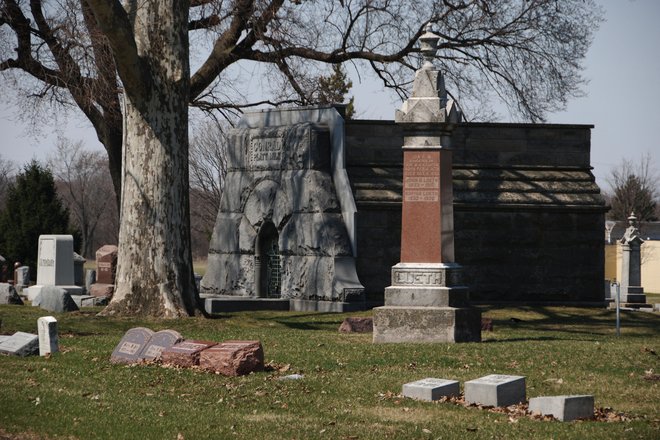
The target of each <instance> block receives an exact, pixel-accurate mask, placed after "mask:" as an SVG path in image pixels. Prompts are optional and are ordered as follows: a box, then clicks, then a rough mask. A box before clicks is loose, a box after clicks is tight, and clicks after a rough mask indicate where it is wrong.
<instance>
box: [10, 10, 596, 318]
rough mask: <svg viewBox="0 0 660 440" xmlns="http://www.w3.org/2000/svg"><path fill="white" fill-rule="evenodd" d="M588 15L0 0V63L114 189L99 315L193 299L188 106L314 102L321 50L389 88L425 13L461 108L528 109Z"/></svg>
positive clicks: (537, 112)
mask: <svg viewBox="0 0 660 440" xmlns="http://www.w3.org/2000/svg"><path fill="white" fill-rule="evenodd" d="M600 20H601V12H600V10H599V9H598V8H597V7H596V5H595V3H594V1H593V0H471V1H470V0H460V1H459V0H442V1H432V0H419V1H414V2H410V1H404V0H343V1H342V0H340V1H337V0H317V1H311V0H310V1H305V0H288V1H287V0H233V1H224V0H192V1H190V2H189V1H186V0H145V1H139V2H138V1H135V0H128V1H126V2H124V4H123V5H122V3H120V1H119V0H80V1H78V0H62V1H59V2H45V1H42V0H30V1H29V2H28V1H21V0H0V38H1V39H0V71H4V72H5V73H7V72H15V73H17V74H16V76H15V78H16V79H17V83H19V84H22V85H23V87H25V88H29V89H30V90H31V92H30V93H31V95H33V96H36V97H38V98H44V99H50V100H51V101H52V102H56V103H58V104H62V105H71V104H75V106H77V107H78V108H80V109H81V110H82V111H83V113H84V114H85V115H86V117H87V118H88V119H89V120H90V122H91V123H92V125H93V126H94V128H95V130H96V132H97V135H98V138H99V140H100V141H101V142H102V143H103V144H104V145H105V148H106V151H107V152H108V157H109V163H110V168H111V172H112V176H113V181H114V185H115V188H116V189H117V194H121V197H120V199H121V201H120V203H121V209H120V212H121V223H120V231H119V262H118V270H117V288H116V291H115V297H114V298H113V301H112V303H111V304H110V306H109V307H108V309H107V313H134V314H144V315H154V316H170V317H174V316H182V315H185V314H191V313H194V312H195V309H196V308H197V307H198V305H197V304H196V299H197V297H196V294H195V291H194V283H193V276H192V275H193V274H192V266H191V263H192V261H191V260H192V257H191V250H190V227H189V225H190V216H189V195H188V191H187V189H188V188H187V187H188V173H189V167H188V153H189V152H188V105H193V106H195V107H198V108H200V109H202V110H206V111H209V112H221V113H224V114H226V115H231V114H235V113H236V112H240V111H242V110H243V109H245V108H248V107H252V106H255V105H259V104H273V105H279V104H287V103H295V104H308V103H314V96H315V93H314V92H315V90H316V84H315V81H316V79H317V78H318V76H319V72H320V71H327V70H328V67H327V66H328V65H330V64H337V63H353V64H354V65H355V67H356V69H357V70H358V72H363V71H365V70H366V69H365V68H364V66H368V68H369V69H370V70H371V71H372V72H373V73H374V74H375V75H377V77H378V78H380V80H381V81H382V83H383V85H384V86H385V87H388V88H391V89H393V90H394V91H396V92H398V93H399V94H400V95H402V96H403V95H405V93H406V92H405V89H406V86H407V84H408V82H409V81H410V80H411V79H412V70H414V69H415V68H416V67H417V65H418V64H419V62H418V58H419V49H418V48H417V47H416V40H417V38H418V37H419V36H420V35H421V34H422V32H423V29H424V26H425V25H426V24H427V23H428V22H433V23H435V25H436V31H437V32H438V33H439V34H440V35H441V36H442V38H443V41H442V42H441V44H440V51H439V53H438V58H439V61H438V62H439V64H440V65H441V68H442V70H443V71H444V72H445V75H446V82H447V84H448V86H449V88H450V90H454V91H455V93H456V95H457V96H455V97H456V98H458V99H459V100H460V102H461V104H462V107H463V109H464V110H465V111H467V113H468V115H471V118H472V119H476V118H478V117H479V115H482V114H488V110H487V107H486V106H487V104H488V101H489V98H491V97H493V96H495V97H498V98H500V99H501V100H502V101H503V102H504V103H506V105H508V106H509V107H510V109H511V110H512V112H513V113H514V114H515V115H518V117H521V118H524V119H528V120H532V121H538V120H542V119H543V117H544V114H545V113H546V112H547V111H549V110H554V109H557V108H561V107H562V106H563V105H564V104H565V103H566V101H567V100H568V99H569V98H570V97H572V96H576V95H578V94H579V93H580V86H581V85H582V83H583V79H582V77H581V76H580V73H581V70H582V66H581V63H582V61H583V59H584V56H585V54H586V51H587V48H588V47H589V44H590V42H591V40H592V37H593V33H594V31H595V30H596V29H597V27H598V23H599V22H600ZM191 59H192V65H193V67H194V68H196V70H195V69H191V65H190V60H191ZM246 70H248V71H249V70H252V71H254V72H258V73H259V74H260V76H259V78H251V77H250V75H246V74H245V72H246ZM26 78H27V79H26ZM30 78H31V79H30ZM259 80H261V82H260V83H258V84H257V82H258V81H259ZM255 88H256V89H257V91H256V92H255ZM470 103H472V104H470ZM120 158H121V161H120Z"/></svg>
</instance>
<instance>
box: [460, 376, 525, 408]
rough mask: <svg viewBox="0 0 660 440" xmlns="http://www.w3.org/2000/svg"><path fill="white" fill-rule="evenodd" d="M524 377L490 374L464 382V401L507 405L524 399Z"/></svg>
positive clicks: (486, 404)
mask: <svg viewBox="0 0 660 440" xmlns="http://www.w3.org/2000/svg"><path fill="white" fill-rule="evenodd" d="M525 395H526V392H525V377H524V376H508V375H504V374H490V375H488V376H484V377H480V378H478V379H474V380H470V381H467V382H465V402H466V403H469V404H477V405H484V406H509V405H515V404H517V403H520V402H523V401H524V400H525Z"/></svg>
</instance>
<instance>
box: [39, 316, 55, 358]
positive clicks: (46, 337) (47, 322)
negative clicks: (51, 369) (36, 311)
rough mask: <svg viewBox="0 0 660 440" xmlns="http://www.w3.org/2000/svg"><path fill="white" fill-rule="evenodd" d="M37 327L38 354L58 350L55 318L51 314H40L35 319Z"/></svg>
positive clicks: (43, 354)
mask: <svg viewBox="0 0 660 440" xmlns="http://www.w3.org/2000/svg"><path fill="white" fill-rule="evenodd" d="M37 328H38V329H39V356H46V355H47V354H50V353H56V352H58V351H60V349H59V345H58V341H57V319H55V318H54V317H52V316H42V317H41V318H39V319H38V320H37Z"/></svg>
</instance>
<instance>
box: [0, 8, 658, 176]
mask: <svg viewBox="0 0 660 440" xmlns="http://www.w3.org/2000/svg"><path fill="white" fill-rule="evenodd" d="M599 3H601V4H602V5H603V6H604V8H605V12H606V15H605V18H606V22H604V23H603V24H602V25H601V28H600V30H599V31H598V33H597V34H596V38H595V40H594V43H593V45H592V47H591V49H590V51H589V54H588V55H587V59H586V63H585V64H586V68H587V69H586V72H585V76H586V77H587V78H588V79H589V80H590V83H589V85H588V86H587V88H586V92H587V96H586V97H584V98H580V99H576V100H573V101H571V102H569V104H568V107H567V108H566V110H565V111H562V112H559V113H556V114H552V115H549V118H548V122H551V123H570V124H593V125H595V128H594V129H593V131H592V139H591V163H592V166H593V167H594V174H595V175H596V178H597V181H598V183H599V184H600V185H601V186H602V187H606V186H607V185H606V182H605V178H606V176H607V175H608V174H609V171H610V169H611V168H612V167H613V166H615V165H616V164H618V163H620V162H621V160H622V159H624V158H627V159H630V160H633V161H637V160H639V158H640V157H641V156H642V155H643V154H645V153H651V154H652V155H653V157H654V158H655V166H656V168H658V169H660V135H658V133H659V131H658V128H659V127H660V0H599ZM362 80H363V82H362V83H359V82H358V81H356V80H354V81H353V90H352V94H354V95H355V97H356V99H355V101H356V105H357V112H358V117H360V118H373V119H393V118H394V111H395V109H396V108H398V107H399V106H400V102H399V101H398V98H395V97H393V96H392V95H390V94H388V93H387V92H384V91H382V90H381V87H380V86H379V84H378V83H377V82H375V81H368V78H365V77H363V78H362ZM2 87H8V86H7V84H6V82H4V83H2ZM3 95H4V96H7V95H6V94H5V93H0V155H2V157H3V158H5V159H10V160H12V161H14V162H15V163H17V164H18V165H23V164H25V163H26V162H27V161H29V160H30V159H31V158H33V157H34V158H37V159H39V160H42V159H45V158H46V157H47V156H48V155H49V154H51V153H52V151H53V149H54V146H55V142H56V137H57V132H58V131H59V132H61V133H63V134H64V135H65V136H66V137H68V138H69V139H72V140H78V139H80V140H83V141H84V142H85V144H86V147H87V148H89V149H101V148H102V147H101V145H100V144H99V143H98V141H97V140H96V136H95V134H94V132H93V130H92V129H91V128H90V126H89V123H87V122H86V121H85V120H84V119H82V118H74V117H70V118H69V120H68V123H67V124H64V123H62V122H58V124H59V125H58V126H57V127H46V128H45V129H44V130H43V131H42V133H41V135H40V136H39V137H35V136H33V135H30V131H31V129H30V128H29V127H27V126H26V125H25V124H22V123H21V122H20V121H19V120H18V119H17V118H16V109H15V108H13V107H11V106H10V105H8V103H7V101H6V99H3V98H2V97H3Z"/></svg>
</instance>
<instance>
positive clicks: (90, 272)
mask: <svg viewBox="0 0 660 440" xmlns="http://www.w3.org/2000/svg"><path fill="white" fill-rule="evenodd" d="M95 282H96V271H95V270H94V269H87V270H86V271H85V289H86V290H87V291H88V292H89V289H91V287H92V284H94V283H95Z"/></svg>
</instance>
